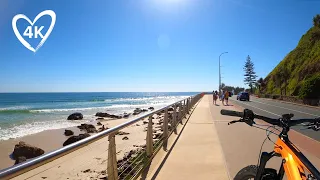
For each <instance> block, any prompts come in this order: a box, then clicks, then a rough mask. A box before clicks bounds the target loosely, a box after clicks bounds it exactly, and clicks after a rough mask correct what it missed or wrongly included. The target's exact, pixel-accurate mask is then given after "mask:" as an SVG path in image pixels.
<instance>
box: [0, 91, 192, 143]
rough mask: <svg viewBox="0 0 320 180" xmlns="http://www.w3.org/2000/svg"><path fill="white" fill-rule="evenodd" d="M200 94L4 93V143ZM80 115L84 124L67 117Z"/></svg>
mask: <svg viewBox="0 0 320 180" xmlns="http://www.w3.org/2000/svg"><path fill="white" fill-rule="evenodd" d="M195 94H198V93H197V92H158V93H157V92H101V93H98V92H94V93H89V92H88V93H0V140H7V139H10V138H18V137H22V136H26V135H30V134H35V133H38V132H41V131H45V130H50V129H60V128H67V127H72V126H77V125H78V124H81V123H84V122H90V121H95V119H96V117H95V114H96V113H97V112H108V113H109V114H117V115H118V114H123V113H125V112H127V113H131V112H132V111H133V110H134V109H135V108H148V107H151V106H152V107H154V108H156V109H157V108H160V107H163V106H166V105H168V104H171V103H174V102H176V101H178V100H181V99H184V98H186V97H189V96H192V95H195ZM74 112H80V113H82V114H83V116H84V118H83V120H80V121H68V120H67V117H68V116H69V115H70V114H72V113H74Z"/></svg>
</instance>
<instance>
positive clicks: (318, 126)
mask: <svg viewBox="0 0 320 180" xmlns="http://www.w3.org/2000/svg"><path fill="white" fill-rule="evenodd" d="M306 126H307V128H305V129H312V130H314V131H319V130H320V123H319V122H313V123H309V124H308V125H306ZM305 129H301V130H305Z"/></svg>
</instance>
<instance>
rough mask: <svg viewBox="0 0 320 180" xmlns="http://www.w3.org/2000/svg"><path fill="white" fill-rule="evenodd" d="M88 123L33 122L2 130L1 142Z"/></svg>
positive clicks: (63, 120)
mask: <svg viewBox="0 0 320 180" xmlns="http://www.w3.org/2000/svg"><path fill="white" fill-rule="evenodd" d="M86 121H87V120H81V121H67V120H65V119H61V120H53V121H42V122H31V123H26V124H22V125H17V126H13V127H10V128H6V129H1V128H0V140H8V139H10V138H18V137H23V136H26V135H31V134H35V133H39V132H42V131H45V130H51V129H61V128H68V127H73V126H77V125H78V124H80V123H84V122H86Z"/></svg>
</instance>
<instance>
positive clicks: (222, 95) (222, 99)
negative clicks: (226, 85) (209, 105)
mask: <svg viewBox="0 0 320 180" xmlns="http://www.w3.org/2000/svg"><path fill="white" fill-rule="evenodd" d="M221 101H222V104H223V105H224V91H222V94H221Z"/></svg>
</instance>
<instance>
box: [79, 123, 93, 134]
mask: <svg viewBox="0 0 320 180" xmlns="http://www.w3.org/2000/svg"><path fill="white" fill-rule="evenodd" d="M77 127H78V128H79V129H81V130H86V131H87V133H96V132H98V131H97V129H96V127H95V126H94V125H92V124H81V125H80V126H77Z"/></svg>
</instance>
